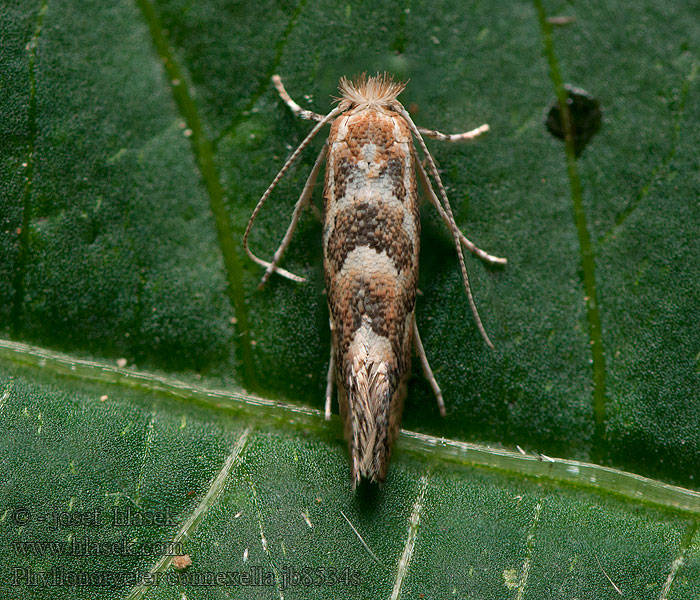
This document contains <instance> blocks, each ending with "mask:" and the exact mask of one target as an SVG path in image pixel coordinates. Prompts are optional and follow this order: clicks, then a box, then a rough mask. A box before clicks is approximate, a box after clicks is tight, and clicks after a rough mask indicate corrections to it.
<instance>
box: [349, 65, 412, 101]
mask: <svg viewBox="0 0 700 600" xmlns="http://www.w3.org/2000/svg"><path fill="white" fill-rule="evenodd" d="M405 87H406V83H405V82H403V81H395V80H394V76H393V75H389V74H388V73H386V72H384V73H377V74H376V75H375V76H372V75H369V76H368V75H367V73H362V74H360V75H358V76H356V77H355V78H354V79H352V80H349V79H347V78H346V77H341V79H340V84H339V85H338V90H339V91H340V93H341V97H340V98H336V100H337V101H339V102H340V105H341V106H343V105H345V106H344V108H345V109H348V108H370V107H384V108H391V107H393V105H395V104H398V100H397V97H398V95H399V94H400V93H401V92H403V90H404V89H405Z"/></svg>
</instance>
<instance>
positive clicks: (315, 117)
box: [272, 75, 324, 121]
mask: <svg viewBox="0 0 700 600" xmlns="http://www.w3.org/2000/svg"><path fill="white" fill-rule="evenodd" d="M272 83H274V84H275V87H276V88H277V93H278V94H279V95H280V98H282V100H283V101H284V103H285V104H286V105H287V106H288V107H289V108H290V110H291V111H292V112H293V113H294V114H295V115H296V116H297V117H300V118H302V119H308V120H309V121H321V120H323V118H324V115H319V114H318V113H315V112H313V111H311V110H304V109H303V108H302V107H301V106H299V105H298V104H297V103H296V102H294V100H292V97H291V96H290V95H289V94H288V93H287V90H285V89H284V85H283V84H282V79H281V77H280V76H279V75H273V76H272Z"/></svg>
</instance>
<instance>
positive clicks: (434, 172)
mask: <svg viewBox="0 0 700 600" xmlns="http://www.w3.org/2000/svg"><path fill="white" fill-rule="evenodd" d="M393 108H394V109H395V110H396V112H398V113H399V114H400V115H401V116H402V117H403V118H404V119H405V120H406V122H407V123H408V126H409V127H410V128H411V131H412V132H413V135H415V136H416V139H417V141H418V145H419V146H420V147H421V150H423V153H424V154H425V157H426V159H427V161H428V166H429V167H430V173H431V175H432V176H433V179H434V180H435V182H436V183H437V186H438V191H439V192H440V197H441V199H442V204H443V207H444V209H445V212H446V213H447V216H448V219H449V221H450V232H451V233H452V239H453V240H454V243H455V247H456V249H457V257H458V258H459V266H460V269H461V271H462V280H463V281H464V289H465V290H466V292H467V300H468V301H469V307H470V308H471V311H472V315H473V316H474V322H475V323H476V327H477V329H478V330H479V333H481V337H483V338H484V341H485V342H486V344H487V345H488V346H489V348H492V349H493V348H494V345H493V343H492V342H491V340H490V339H489V336H488V334H487V333H486V329H484V325H483V323H482V322H481V317H480V316H479V311H478V310H477V308H476V302H474V297H473V296H472V290H471V286H470V285H469V275H468V274H467V265H466V263H465V262H464V254H463V253H462V244H461V243H460V239H459V233H458V231H459V228H458V227H457V223H456V222H455V218H454V215H453V214H452V207H451V206H450V201H449V199H448V198H447V192H446V191H445V188H444V187H443V185H442V180H441V179H440V174H439V173H438V170H437V167H436V166H435V161H434V160H433V156H432V155H431V154H430V151H429V150H428V147H427V146H426V145H425V141H424V140H423V136H422V135H421V133H420V131H419V130H418V127H416V124H415V123H414V122H413V119H411V115H409V114H408V111H407V110H406V109H405V108H404V107H403V105H401V103H400V102H398V101H397V102H395V103H394V104H393Z"/></svg>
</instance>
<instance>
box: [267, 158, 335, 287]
mask: <svg viewBox="0 0 700 600" xmlns="http://www.w3.org/2000/svg"><path fill="white" fill-rule="evenodd" d="M327 148H328V146H327V145H326V144H324V145H323V148H322V149H321V152H319V154H318V156H317V157H316V162H315V163H314V166H313V168H312V169H311V173H309V177H308V178H307V180H306V183H305V184H304V189H303V190H302V191H301V196H299V200H297V203H296V205H295V206H294V213H293V214H292V220H291V222H290V223H289V227H287V233H285V234H284V238H283V239H282V243H281V244H280V246H279V248H277V251H276V252H275V254H274V256H273V257H272V262H270V263H266V265H267V269H266V270H265V274H264V275H263V278H262V280H261V281H260V285H259V286H258V289H259V288H261V287H262V286H264V285H265V283H267V280H268V279H269V278H270V275H272V273H274V272H275V271H277V273H279V274H280V275H283V276H284V277H287V278H288V279H292V280H293V281H299V280H301V281H304V278H303V277H299V276H298V275H293V276H292V277H289V275H292V274H291V273H289V272H288V271H284V269H280V268H279V267H278V266H277V264H278V263H279V261H280V259H281V258H282V254H283V253H284V251H285V250H286V249H287V246H289V243H290V242H291V241H292V235H293V234H294V230H295V229H296V226H297V223H298V222H299V216H300V215H301V211H302V210H303V209H304V206H305V205H306V204H307V202H309V203H310V201H311V194H312V193H313V191H314V185H315V183H316V177H317V176H318V172H319V171H320V170H321V165H322V164H323V159H324V158H326V151H327ZM263 262H264V261H263ZM287 273H289V275H287Z"/></svg>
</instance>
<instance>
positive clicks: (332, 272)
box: [243, 73, 506, 487]
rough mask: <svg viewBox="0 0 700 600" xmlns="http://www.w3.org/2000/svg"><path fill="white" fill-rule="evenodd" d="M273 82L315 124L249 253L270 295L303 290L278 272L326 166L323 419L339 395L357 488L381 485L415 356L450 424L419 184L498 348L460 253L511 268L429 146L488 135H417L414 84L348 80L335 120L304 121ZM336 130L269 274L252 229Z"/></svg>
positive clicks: (379, 78)
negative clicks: (463, 209) (322, 138)
mask: <svg viewBox="0 0 700 600" xmlns="http://www.w3.org/2000/svg"><path fill="white" fill-rule="evenodd" d="M273 82H274V85H275V87H276V88H277V91H278V93H279V95H280V97H281V98H282V100H283V101H284V102H285V103H286V104H287V106H288V107H289V108H290V109H291V110H292V112H293V113H294V114H295V115H297V116H299V117H301V118H304V119H310V120H313V121H317V124H316V126H315V127H314V128H313V129H312V130H311V132H310V133H309V134H308V135H307V136H306V138H305V139H304V140H303V141H302V142H301V144H299V146H298V147H297V148H296V150H295V151H294V152H293V153H292V154H291V156H290V157H289V158H288V160H287V162H285V164H284V166H283V167H282V168H281V169H280V171H279V173H277V176H276V177H275V178H274V179H273V181H272V183H271V184H270V186H269V187H268V188H267V190H266V191H265V193H264V194H263V195H262V197H261V198H260V200H259V202H258V204H257V206H256V207H255V209H254V210H253V213H252V215H251V217H250V220H249V222H248V226H247V228H246V231H245V234H244V236H243V245H244V247H245V250H246V253H247V254H248V256H249V257H250V258H251V260H253V261H254V262H256V263H257V264H259V265H261V266H263V267H265V274H264V275H263V278H262V281H261V283H260V285H261V286H262V285H264V284H265V282H266V281H267V280H268V279H269V277H270V275H271V274H272V273H279V274H280V275H282V276H284V277H286V278H288V279H291V280H293V281H304V278H303V277H299V276H298V275H295V274H293V273H290V272H289V271H287V270H285V269H283V268H282V267H280V266H279V262H280V259H281V258H282V254H283V253H284V251H285V249H286V248H287V246H288V245H289V243H290V241H291V238H292V234H293V233H294V229H295V227H296V225H297V222H298V220H299V216H300V214H301V212H302V210H303V209H304V208H305V207H306V206H307V205H310V204H311V195H312V192H313V188H314V185H315V182H316V179H317V177H318V174H319V172H320V170H321V166H322V165H323V163H324V161H325V162H326V169H325V183H324V190H323V256H324V275H325V283H326V292H327V297H328V309H329V313H330V328H331V339H332V340H331V341H332V345H331V355H330V361H329V367H328V376H327V386H326V399H325V400H326V404H325V415H326V419H329V418H330V415H331V400H332V396H333V387H334V384H335V385H336V386H337V389H338V404H339V406H340V414H341V416H342V419H343V423H344V432H345V438H346V440H347V443H348V449H349V454H350V460H351V479H352V484H353V487H355V486H356V485H357V484H358V483H359V482H360V481H361V480H362V479H363V478H364V479H368V480H370V481H374V482H379V483H382V482H383V481H384V479H385V478H386V474H387V468H388V465H389V458H390V456H391V450H392V447H393V444H394V441H395V440H396V437H397V436H398V433H399V430H400V424H401V415H402V412H403V403H404V398H405V397H406V391H407V383H408V378H409V376H410V371H411V348H412V347H415V350H416V352H417V354H418V356H419V357H420V361H421V365H422V367H423V372H424V374H425V377H426V378H427V380H428V381H429V382H430V385H431V387H432V389H433V391H434V393H435V396H436V398H437V402H438V407H439V409H440V413H441V414H442V415H443V416H445V405H444V401H443V398H442V393H441V391H440V387H439V386H438V384H437V382H436V380H435V377H434V376H433V373H432V370H431V368H430V365H429V364H428V360H427V357H426V355H425V351H424V349H423V344H422V342H421V339H420V335H419V333H418V327H417V325H416V319H415V304H416V291H417V282H418V257H419V250H420V215H419V207H418V191H417V187H418V181H420V184H421V186H422V187H423V189H424V190H425V193H426V195H427V197H428V199H429V200H430V202H431V203H432V204H433V205H434V206H435V208H436V209H437V211H438V213H439V214H440V216H441V218H442V220H443V221H444V222H445V224H446V225H447V227H448V229H449V230H450V232H451V234H452V237H453V240H454V244H455V247H456V249H457V257H458V259H459V265H460V269H461V272H462V279H463V282H464V288H465V290H466V294H467V299H468V301H469V305H470V307H471V311H472V314H473V316H474V321H475V323H476V326H477V328H478V330H479V332H480V333H481V335H482V336H483V338H484V340H485V341H486V343H487V344H488V345H489V346H490V347H491V348H493V344H492V343H491V341H490V340H489V337H488V335H487V334H486V331H485V330H484V326H483V325H482V323H481V319H480V318H479V313H478V311H477V309H476V305H475V303H474V298H473V297H472V293H471V289H470V286H469V277H468V275H467V269H466V265H465V262H464V255H463V253H462V246H464V247H465V248H466V249H467V250H469V251H470V252H472V253H473V254H474V255H475V256H477V257H479V258H480V259H482V260H484V261H486V262H488V263H492V264H505V263H506V259H504V258H498V257H495V256H491V255H490V254H488V253H486V252H484V251H483V250H481V249H480V248H478V247H477V246H475V245H474V244H473V243H472V242H470V241H469V240H468V239H467V238H466V237H465V236H464V234H463V233H462V232H461V231H460V230H459V228H458V227H457V224H456V223H455V219H454V216H453V214H452V209H451V207H450V203H449V201H448V199H447V194H446V192H445V188H444V186H443V184H442V181H441V180H440V175H439V173H438V170H437V167H436V166H435V161H434V160H433V157H432V156H431V154H430V152H429V151H428V149H427V147H426V145H425V141H424V140H423V135H425V136H426V137H430V138H434V139H438V140H443V141H450V142H457V141H463V140H471V139H474V138H476V137H477V136H479V135H481V134H482V133H484V132H486V131H488V129H489V127H488V125H482V126H481V127H478V128H476V129H474V130H472V131H468V132H466V133H459V134H452V135H447V134H443V133H440V132H439V131H434V130H430V129H424V128H421V127H417V126H416V125H415V123H414V122H413V120H412V118H411V116H410V115H409V113H408V112H407V111H406V109H405V108H404V107H403V105H402V104H401V103H400V102H399V100H398V96H399V94H400V93H401V92H402V91H403V90H404V88H405V86H406V84H405V83H402V82H399V81H395V80H394V79H393V77H391V76H389V75H388V74H386V73H384V74H377V75H376V76H374V77H372V76H369V77H368V76H367V75H366V74H362V75H360V76H359V77H356V78H355V79H354V80H352V81H350V80H348V79H346V78H344V77H343V78H342V79H341V80H340V84H339V91H340V97H339V98H336V102H337V106H336V107H335V108H334V109H333V110H331V111H330V112H329V113H328V114H326V115H320V114H317V113H314V112H311V111H309V110H304V109H302V108H301V107H300V106H299V105H298V104H297V103H296V102H294V100H292V98H291V97H290V96H289V94H288V93H287V91H286V90H285V88H284V85H283V84H282V80H281V79H280V78H279V76H277V75H275V76H273ZM327 124H330V134H329V136H328V139H327V140H326V142H325V143H324V145H323V148H322V149H321V152H320V153H319V155H318V157H317V158H316V162H315V163H314V166H313V168H312V169H311V173H310V174H309V177H308V179H307V180H306V184H305V185H304V188H303V190H302V192H301V196H300V197H299V200H298V201H297V203H296V205H295V207H294V211H293V214H292V219H291V222H290V224H289V226H288V228H287V232H286V234H285V236H284V238H283V240H282V243H281V244H280V246H279V248H277V251H276V252H275V254H274V256H273V258H272V260H271V261H270V262H268V261H265V260H262V259H261V258H258V257H257V256H256V255H255V254H253V252H252V251H251V250H250V248H249V246H248V235H249V233H250V230H251V227H252V225H253V222H254V221H255V218H256V217H257V215H258V213H259V212H260V209H261V208H262V206H263V205H264V204H265V202H266V201H267V199H268V198H269V196H270V194H271V192H272V190H273V189H274V188H275V186H276V185H277V184H278V182H279V181H280V179H281V178H282V177H283V176H284V174H285V173H286V172H287V170H288V169H289V167H290V166H291V165H292V163H294V161H295V160H296V159H297V158H298V157H299V155H300V154H301V152H302V151H303V150H304V148H306V146H308V144H309V143H310V142H311V140H312V139H313V138H314V137H315V136H316V134H317V133H318V132H319V131H320V130H321V129H322V128H323V127H324V126H325V125H327ZM414 140H415V142H416V143H415V144H414ZM416 145H417V147H418V148H420V150H421V152H422V154H423V156H424V160H425V165H426V166H427V169H428V171H429V172H430V175H432V177H433V180H434V182H435V185H436V187H437V194H436V192H435V190H434V188H433V185H432V184H431V182H430V180H429V178H428V174H427V173H426V168H425V167H424V166H423V163H422V161H421V159H420V157H419V154H418V151H417V148H416Z"/></svg>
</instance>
